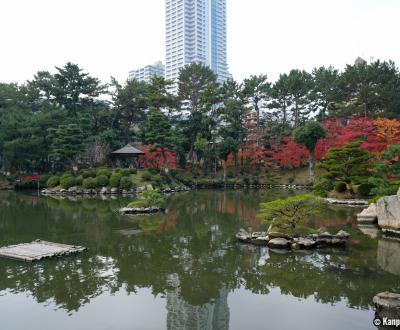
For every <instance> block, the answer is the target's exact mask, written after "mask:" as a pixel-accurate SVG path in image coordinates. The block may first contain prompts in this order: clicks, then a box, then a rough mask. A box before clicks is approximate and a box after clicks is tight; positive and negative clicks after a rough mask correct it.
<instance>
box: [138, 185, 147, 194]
mask: <svg viewBox="0 0 400 330" xmlns="http://www.w3.org/2000/svg"><path fill="white" fill-rule="evenodd" d="M145 190H146V187H143V186H142V187H137V188H136V192H138V193H141V192H143V191H145Z"/></svg>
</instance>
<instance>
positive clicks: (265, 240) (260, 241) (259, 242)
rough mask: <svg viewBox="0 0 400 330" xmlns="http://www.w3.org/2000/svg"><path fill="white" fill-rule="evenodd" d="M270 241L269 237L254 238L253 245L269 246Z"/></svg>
mask: <svg viewBox="0 0 400 330" xmlns="http://www.w3.org/2000/svg"><path fill="white" fill-rule="evenodd" d="M268 241H269V238H268V236H264V237H257V238H252V239H251V243H252V244H254V245H264V246H265V245H267V244H268Z"/></svg>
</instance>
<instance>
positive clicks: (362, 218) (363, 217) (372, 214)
mask: <svg viewBox="0 0 400 330" xmlns="http://www.w3.org/2000/svg"><path fill="white" fill-rule="evenodd" d="M377 218H378V211H377V207H376V204H375V203H372V204H371V205H370V206H368V207H367V208H366V209H364V210H362V212H361V213H359V214H358V215H357V221H358V222H359V223H374V222H376V220H377Z"/></svg>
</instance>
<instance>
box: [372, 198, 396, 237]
mask: <svg viewBox="0 0 400 330" xmlns="http://www.w3.org/2000/svg"><path fill="white" fill-rule="evenodd" d="M399 195H400V193H397V195H395V196H386V197H382V198H380V199H379V200H378V202H377V203H376V205H377V214H378V224H379V226H380V227H381V228H382V230H383V231H384V232H388V233H395V234H400V198H399Z"/></svg>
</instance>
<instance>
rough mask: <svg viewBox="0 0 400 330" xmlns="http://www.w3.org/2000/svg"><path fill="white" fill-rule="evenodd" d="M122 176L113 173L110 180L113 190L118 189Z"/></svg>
mask: <svg viewBox="0 0 400 330" xmlns="http://www.w3.org/2000/svg"><path fill="white" fill-rule="evenodd" d="M121 178H122V175H121V174H120V173H113V174H112V175H111V178H110V186H111V188H118V187H119V183H120V181H121Z"/></svg>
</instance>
